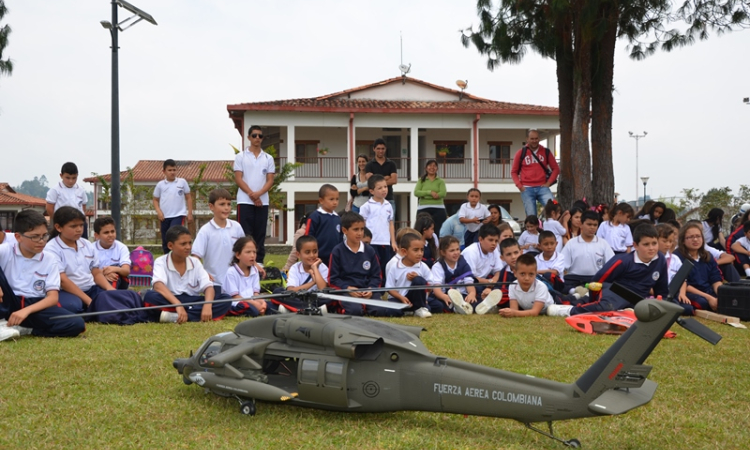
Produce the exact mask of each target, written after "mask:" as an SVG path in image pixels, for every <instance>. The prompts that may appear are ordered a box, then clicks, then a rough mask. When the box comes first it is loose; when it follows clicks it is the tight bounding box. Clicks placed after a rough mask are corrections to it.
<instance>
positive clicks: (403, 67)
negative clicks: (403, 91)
mask: <svg viewBox="0 0 750 450" xmlns="http://www.w3.org/2000/svg"><path fill="white" fill-rule="evenodd" d="M399 38H400V40H401V65H399V66H398V70H400V71H401V84H406V74H407V73H409V71H410V70H411V63H409V65H408V66H407V65H406V64H404V35H403V33H401V32H400V31H399Z"/></svg>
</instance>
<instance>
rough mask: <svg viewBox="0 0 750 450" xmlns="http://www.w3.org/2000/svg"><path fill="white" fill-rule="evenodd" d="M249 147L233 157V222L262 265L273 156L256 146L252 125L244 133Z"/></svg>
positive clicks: (257, 132)
mask: <svg viewBox="0 0 750 450" xmlns="http://www.w3.org/2000/svg"><path fill="white" fill-rule="evenodd" d="M247 136H248V139H249V140H250V146H248V147H245V149H244V150H243V151H242V152H240V154H238V155H237V156H235V158H234V181H235V183H237V187H238V188H239V189H238V190H237V221H238V222H239V223H240V225H242V230H243V231H244V232H245V235H246V236H252V237H253V239H255V245H256V246H257V248H258V255H257V257H256V261H257V262H258V263H261V264H262V263H263V258H264V257H265V255H266V246H265V240H266V225H267V223H268V191H269V190H270V189H271V186H273V177H274V174H275V173H276V165H275V164H274V161H273V157H272V156H271V155H269V154H268V153H266V152H264V151H263V149H262V148H261V147H260V144H261V143H262V142H263V130H262V129H261V127H259V126H258V125H253V126H251V127H250V129H249V130H248V131H247Z"/></svg>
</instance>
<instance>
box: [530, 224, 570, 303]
mask: <svg viewBox="0 0 750 450" xmlns="http://www.w3.org/2000/svg"><path fill="white" fill-rule="evenodd" d="M539 248H540V249H541V250H542V253H539V254H538V255H536V272H537V273H538V274H539V275H541V276H542V277H543V278H544V279H545V280H547V281H548V282H549V284H550V286H552V289H554V290H556V291H562V290H563V289H564V287H565V285H564V283H565V276H564V272H565V256H563V255H562V254H561V253H558V252H557V250H556V249H557V238H556V237H555V234H554V233H552V232H551V231H549V230H544V231H542V232H541V233H539Z"/></svg>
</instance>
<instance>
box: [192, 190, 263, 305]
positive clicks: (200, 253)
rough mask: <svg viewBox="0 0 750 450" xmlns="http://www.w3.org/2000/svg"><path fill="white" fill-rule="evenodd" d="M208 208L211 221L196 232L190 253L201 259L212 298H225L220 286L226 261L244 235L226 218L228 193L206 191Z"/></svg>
mask: <svg viewBox="0 0 750 450" xmlns="http://www.w3.org/2000/svg"><path fill="white" fill-rule="evenodd" d="M208 207H209V209H211V213H212V214H213V218H212V219H211V220H210V221H209V222H208V223H207V224H205V225H203V226H202V227H201V228H200V230H198V234H196V236H195V242H193V248H192V250H191V251H192V254H193V256H195V257H197V258H200V259H202V263H203V268H204V269H206V272H208V276H209V278H210V279H211V281H212V282H213V284H214V299H216V300H218V299H221V298H228V297H227V296H225V295H222V294H223V288H222V284H223V283H224V279H225V277H226V275H227V272H228V271H229V266H230V264H229V262H230V261H232V258H234V256H235V254H236V253H237V252H235V251H233V247H234V244H235V243H236V242H237V241H238V240H239V239H242V238H243V237H245V232H244V231H243V230H242V225H240V223H239V222H237V221H234V220H232V219H230V218H229V215H230V214H232V195H231V194H230V193H229V191H227V190H226V189H214V190H212V191H211V192H209V194H208ZM253 262H255V259H253ZM256 272H257V270H256Z"/></svg>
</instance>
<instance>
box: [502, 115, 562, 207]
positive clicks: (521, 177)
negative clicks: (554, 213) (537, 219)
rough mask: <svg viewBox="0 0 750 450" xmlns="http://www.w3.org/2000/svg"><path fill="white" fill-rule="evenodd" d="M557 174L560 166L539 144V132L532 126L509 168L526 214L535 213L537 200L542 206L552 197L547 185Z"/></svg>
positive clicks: (554, 179) (552, 181)
mask: <svg viewBox="0 0 750 450" xmlns="http://www.w3.org/2000/svg"><path fill="white" fill-rule="evenodd" d="M559 174H560V166H558V165H557V161H555V155H554V154H553V153H552V152H551V151H549V150H548V149H546V148H544V147H543V146H541V145H539V132H538V131H536V130H535V129H533V128H532V129H531V130H529V133H528V135H527V139H526V145H525V146H524V147H523V148H521V149H520V150H518V151H517V152H516V155H515V156H514V157H513V168H512V169H511V175H512V176H513V183H515V184H516V187H517V188H518V190H519V191H521V200H522V201H523V208H524V209H525V210H526V215H527V216H531V215H535V214H536V213H537V211H536V202H537V201H539V202H540V203H541V204H542V206H544V205H546V204H547V201H549V200H552V199H553V198H554V196H553V195H552V191H550V189H549V187H550V186H551V185H552V184H554V183H555V181H556V180H557V176H558V175H559Z"/></svg>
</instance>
